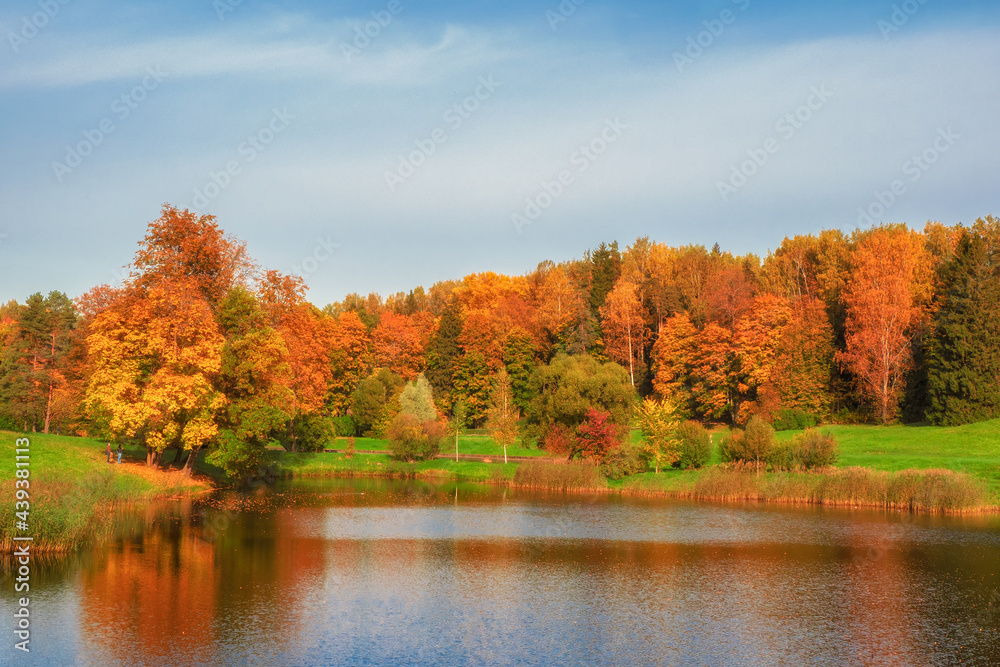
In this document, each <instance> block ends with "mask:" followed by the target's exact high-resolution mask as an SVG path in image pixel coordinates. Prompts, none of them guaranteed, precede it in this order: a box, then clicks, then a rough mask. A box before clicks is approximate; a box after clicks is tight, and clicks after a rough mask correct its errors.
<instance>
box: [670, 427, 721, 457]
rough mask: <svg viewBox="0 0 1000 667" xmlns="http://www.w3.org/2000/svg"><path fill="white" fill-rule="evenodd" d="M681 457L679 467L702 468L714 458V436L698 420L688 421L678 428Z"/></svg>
mask: <svg viewBox="0 0 1000 667" xmlns="http://www.w3.org/2000/svg"><path fill="white" fill-rule="evenodd" d="M677 436H678V440H679V445H678V452H679V453H680V458H679V459H677V462H676V463H675V464H674V465H675V466H676V467H678V468H684V469H687V468H701V467H702V466H704V465H705V464H706V463H708V460H709V459H710V458H712V437H711V435H709V433H708V430H707V429H706V428H705V427H704V426H702V425H701V424H699V423H698V422H693V421H687V422H684V423H683V424H681V425H680V427H678V429H677Z"/></svg>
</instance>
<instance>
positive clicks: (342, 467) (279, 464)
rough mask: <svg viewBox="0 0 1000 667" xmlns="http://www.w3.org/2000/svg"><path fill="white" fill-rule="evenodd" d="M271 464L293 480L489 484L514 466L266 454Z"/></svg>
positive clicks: (324, 454)
mask: <svg viewBox="0 0 1000 667" xmlns="http://www.w3.org/2000/svg"><path fill="white" fill-rule="evenodd" d="M268 457H269V458H270V459H271V461H272V462H273V464H274V472H275V473H277V474H281V475H293V476H296V477H315V476H324V475H372V476H382V475H400V476H404V475H416V476H421V477H441V478H445V479H461V480H465V481H484V482H485V481H490V480H493V479H496V477H497V476H500V475H502V476H504V477H507V478H510V477H513V476H514V471H515V470H516V469H517V465H518V464H516V463H507V464H503V463H481V462H479V461H451V460H448V459H433V460H430V461H421V462H419V463H405V462H402V461H396V460H394V459H393V458H392V457H390V456H389V455H387V454H355V455H354V457H353V458H347V455H346V454H341V453H333V452H320V453H315V454H310V453H301V452H268Z"/></svg>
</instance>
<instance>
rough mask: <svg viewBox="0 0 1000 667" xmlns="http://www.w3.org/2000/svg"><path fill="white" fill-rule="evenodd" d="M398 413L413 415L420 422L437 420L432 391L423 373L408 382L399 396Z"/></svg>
mask: <svg viewBox="0 0 1000 667" xmlns="http://www.w3.org/2000/svg"><path fill="white" fill-rule="evenodd" d="M399 406H400V412H402V413H404V414H408V415H413V416H414V417H416V418H417V419H419V420H420V421H421V422H425V421H427V420H434V419H437V409H436V408H435V407H434V396H433V390H432V389H431V383H430V382H428V381H427V378H425V377H424V374H423V373H420V374H419V375H417V379H416V380H414V381H413V382H408V383H407V384H406V386H405V387H403V392H402V393H401V394H400V395H399Z"/></svg>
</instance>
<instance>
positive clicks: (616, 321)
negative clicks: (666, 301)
mask: <svg viewBox="0 0 1000 667" xmlns="http://www.w3.org/2000/svg"><path fill="white" fill-rule="evenodd" d="M600 312H601V318H602V319H601V329H602V331H603V332H604V351H605V353H606V354H607V355H608V356H609V357H611V358H612V359H614V360H615V361H617V362H618V363H620V364H622V365H623V366H627V367H628V372H629V379H630V380H631V382H632V386H633V387H634V386H635V367H636V364H637V363H643V362H644V360H645V349H646V343H647V342H648V340H649V338H650V333H649V329H648V328H647V327H646V322H645V318H644V312H643V307H642V302H641V301H640V299H639V291H638V288H637V287H636V285H635V284H634V283H630V282H625V281H619V282H618V284H617V285H615V287H614V289H612V290H611V292H610V293H609V294H608V295H607V298H606V299H605V301H604V305H603V306H601V310H600ZM643 365H644V364H643Z"/></svg>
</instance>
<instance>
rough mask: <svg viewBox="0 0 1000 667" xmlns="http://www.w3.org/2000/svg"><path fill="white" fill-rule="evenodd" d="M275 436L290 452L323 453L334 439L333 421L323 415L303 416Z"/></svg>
mask: <svg viewBox="0 0 1000 667" xmlns="http://www.w3.org/2000/svg"><path fill="white" fill-rule="evenodd" d="M274 436H275V439H277V441H278V442H279V443H281V446H282V447H284V448H285V449H286V450H288V451H295V452H321V451H323V448H324V447H326V443H328V442H329V441H330V439H331V438H332V437H333V420H332V419H330V418H329V417H324V416H322V415H302V416H300V417H296V418H295V419H294V420H293V421H292V423H291V424H290V425H288V424H286V425H285V426H284V427H282V428H281V429H280V430H279V431H276V432H275V434H274Z"/></svg>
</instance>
